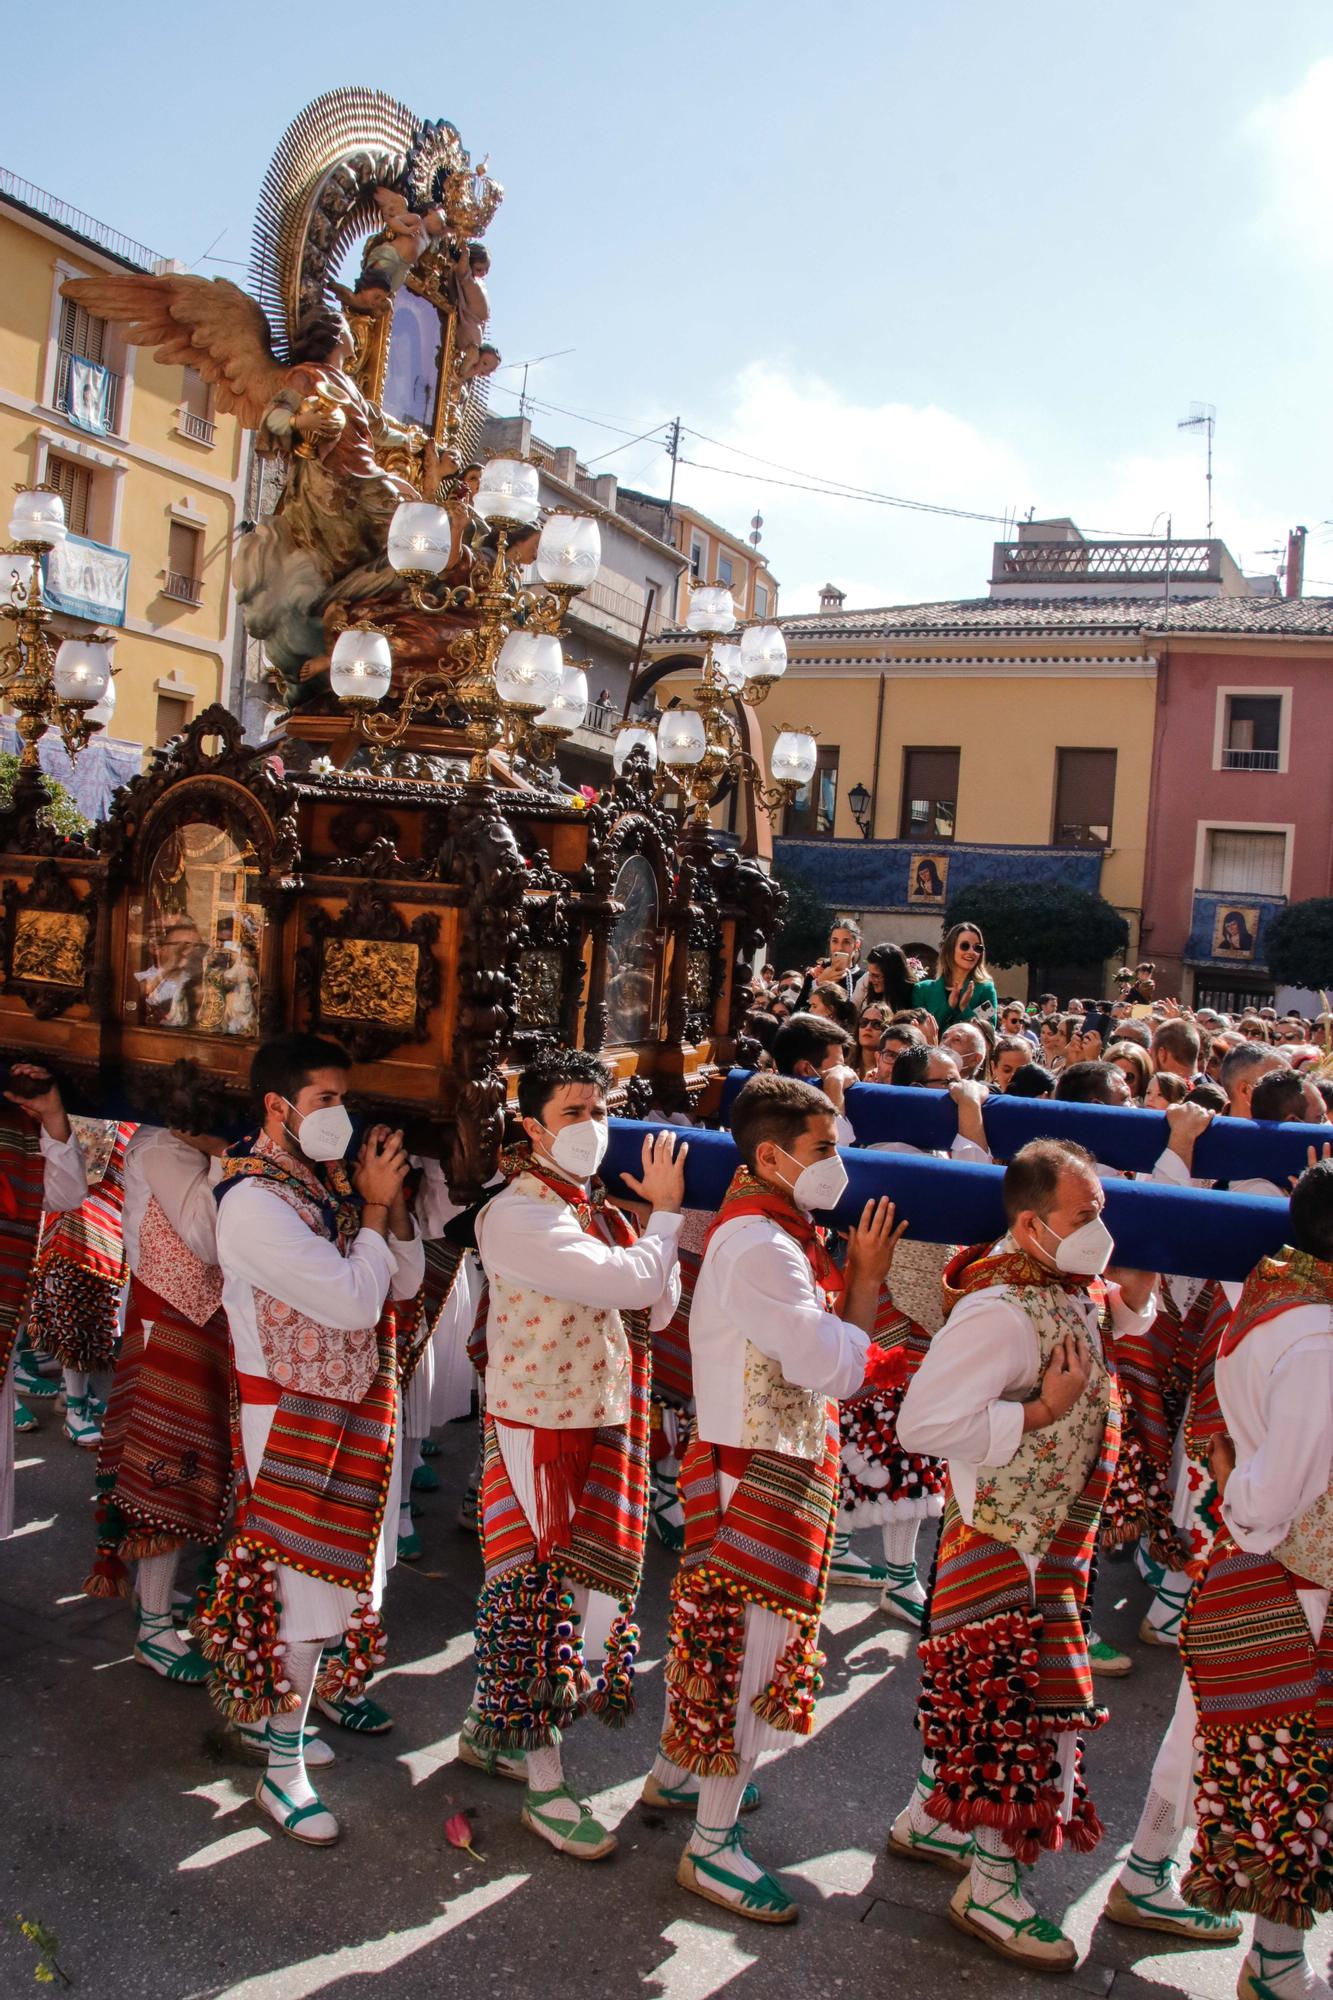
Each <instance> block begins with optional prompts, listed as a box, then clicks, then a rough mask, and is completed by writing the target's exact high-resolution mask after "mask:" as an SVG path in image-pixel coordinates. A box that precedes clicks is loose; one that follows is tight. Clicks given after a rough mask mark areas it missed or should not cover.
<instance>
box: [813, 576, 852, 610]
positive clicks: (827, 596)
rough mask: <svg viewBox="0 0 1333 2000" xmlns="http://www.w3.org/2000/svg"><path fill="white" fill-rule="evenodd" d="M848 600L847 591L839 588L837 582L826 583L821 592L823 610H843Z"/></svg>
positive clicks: (820, 606) (820, 602)
mask: <svg viewBox="0 0 1333 2000" xmlns="http://www.w3.org/2000/svg"><path fill="white" fill-rule="evenodd" d="M846 602H847V592H846V591H845V590H839V588H838V586H837V584H836V583H826V584H825V585H824V588H823V589H822V590H821V591H820V593H819V608H820V610H821V611H841V610H842V607H843V605H844V604H845V603H846Z"/></svg>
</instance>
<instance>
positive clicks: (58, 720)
mask: <svg viewBox="0 0 1333 2000" xmlns="http://www.w3.org/2000/svg"><path fill="white" fill-rule="evenodd" d="M15 496H16V497H15V500H14V511H13V514H12V516H11V518H10V523H9V532H10V534H11V535H12V536H13V538H14V540H13V546H12V547H10V548H7V549H5V550H4V551H3V553H4V554H5V555H9V556H22V557H23V558H24V559H25V561H26V562H27V564H28V575H27V581H26V582H25V581H24V579H23V576H22V574H21V572H20V571H18V570H15V571H14V572H13V575H12V578H11V581H10V586H9V597H8V601H7V602H6V601H5V600H4V599H3V598H0V618H4V619H7V620H8V621H9V623H10V624H12V625H13V627H14V638H13V642H12V643H11V644H10V645H8V646H4V647H0V693H4V694H5V695H7V696H8V697H9V699H10V701H11V702H12V703H13V704H14V707H15V709H16V710H17V711H18V733H19V740H20V745H21V748H20V752H19V770H20V771H21V772H31V773H36V772H37V771H39V770H40V768H41V765H40V760H39V758H38V754H37V745H38V743H39V742H40V741H41V738H42V736H43V734H44V733H45V731H46V730H47V729H48V728H50V727H51V726H52V724H54V725H55V727H56V728H57V729H58V730H59V731H60V734H61V737H62V738H63V740H64V744H65V748H66V750H67V751H68V752H69V754H70V756H71V757H74V756H76V755H77V753H78V752H79V751H80V750H82V749H83V747H84V745H85V744H86V743H87V741H88V738H89V737H90V736H91V735H92V733H93V730H94V729H95V728H98V727H100V726H101V724H100V717H99V718H98V720H97V721H94V720H93V716H94V712H95V711H96V710H97V709H98V708H99V707H100V706H102V705H104V704H105V702H106V699H107V695H108V692H109V690H110V688H111V657H110V652H109V647H110V640H108V639H105V638H102V637H99V636H98V635H97V634H96V633H94V634H93V635H92V636H91V637H90V638H87V639H65V640H62V642H61V644H60V645H59V646H58V647H54V646H53V645H52V644H51V637H50V633H49V631H48V629H47V628H48V627H49V626H50V623H51V613H50V611H49V610H48V609H47V607H46V604H45V603H44V602H43V599H42V557H43V556H44V555H46V554H47V553H48V552H49V551H50V550H51V549H53V548H55V547H57V545H58V544H59V543H61V542H63V541H64V539H65V503H64V501H63V500H62V499H61V497H60V495H59V494H58V493H57V492H56V491H55V489H54V488H53V487H49V486H19V487H17V488H16V489H15Z"/></svg>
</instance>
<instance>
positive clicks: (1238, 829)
mask: <svg viewBox="0 0 1333 2000" xmlns="http://www.w3.org/2000/svg"><path fill="white" fill-rule="evenodd" d="M1160 623H1161V625H1162V627H1163V629H1161V630H1158V631H1151V630H1150V631H1149V632H1148V633H1147V634H1146V635H1145V636H1146V638H1147V640H1148V644H1149V645H1150V647H1151V649H1152V651H1153V652H1154V653H1155V654H1156V658H1157V721H1156V730H1155V740H1154V747H1153V773H1152V785H1151V800H1150V806H1149V818H1148V851H1147V860H1146V867H1145V874H1144V910H1143V930H1142V938H1143V944H1142V956H1144V957H1145V958H1149V959H1152V960H1153V961H1154V962H1155V963H1156V965H1157V967H1158V974H1157V981H1158V991H1159V992H1164V993H1179V994H1180V995H1181V997H1182V998H1183V999H1185V1000H1187V1001H1189V1000H1192V1001H1193V1002H1194V1003H1195V1004H1196V1005H1211V1006H1217V1007H1224V1008H1227V1007H1232V1006H1236V1005H1243V1004H1245V1003H1246V1002H1247V1001H1259V1002H1263V1001H1267V1000H1272V1001H1275V1002H1276V1003H1277V1004H1278V1005H1288V1004H1297V1005H1299V1004H1301V1003H1302V996H1298V995H1286V994H1285V992H1284V991H1279V990H1278V989H1277V987H1276V985H1275V982H1274V980H1273V979H1272V977H1271V976H1270V974H1269V970H1268V966H1267V962H1266V956H1265V946H1266V937H1267V931H1268V928H1269V926H1270V924H1271V922H1272V919H1273V916H1274V915H1275V914H1276V912H1277V911H1278V910H1280V909H1282V908H1283V907H1284V906H1285V904H1286V903H1287V902H1296V901H1300V900H1303V899H1305V898H1306V897H1311V896H1329V895H1333V600H1329V599H1327V598H1323V599H1320V598H1279V597H1245V596H1239V595H1235V596H1219V597H1215V598H1211V599H1206V600H1204V601H1202V602H1199V601H1196V602H1193V603H1185V604H1180V605H1178V606H1177V607H1175V608H1174V610H1173V612H1172V615H1171V617H1170V620H1169V623H1168V621H1167V620H1166V619H1165V618H1163V619H1161V620H1160Z"/></svg>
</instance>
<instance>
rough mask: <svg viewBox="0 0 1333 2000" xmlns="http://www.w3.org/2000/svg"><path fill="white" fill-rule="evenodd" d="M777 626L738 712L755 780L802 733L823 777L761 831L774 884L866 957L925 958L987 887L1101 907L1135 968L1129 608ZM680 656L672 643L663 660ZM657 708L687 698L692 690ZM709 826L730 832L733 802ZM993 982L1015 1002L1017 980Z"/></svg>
mask: <svg viewBox="0 0 1333 2000" xmlns="http://www.w3.org/2000/svg"><path fill="white" fill-rule="evenodd" d="M835 595H836V594H835ZM827 601H829V600H828V599H826V602H827ZM780 622H781V625H782V629H783V632H784V634H785V636H786V641H787V648H788V661H789V664H788V667H787V671H786V673H785V675H784V677H783V678H782V679H781V680H780V681H779V682H778V683H777V685H776V686H775V687H774V688H773V689H772V691H771V692H770V694H769V696H768V699H767V701H766V702H765V703H763V704H762V706H760V707H759V708H758V709H757V710H755V711H753V713H754V715H755V717H756V719H757V721H758V725H759V733H760V734H761V735H762V739H763V748H762V759H763V763H764V767H765V775H767V768H768V759H769V755H770V753H771V750H772V746H773V741H774V738H775V737H776V735H777V733H778V731H779V730H781V729H784V728H790V729H807V730H809V731H811V732H812V733H813V734H814V735H815V737H816V738H817V740H818V745H819V766H818V769H817V770H816V773H815V777H814V779H813V781H812V783H811V784H810V785H809V786H808V787H807V788H806V790H805V792H804V793H803V794H802V795H801V796H800V797H799V798H798V800H797V801H796V803H795V805H794V806H793V807H791V808H789V809H788V810H787V811H786V812H784V813H783V814H782V815H781V816H780V819H779V822H778V823H777V824H776V825H775V826H774V827H773V829H772V831H773V835H774V840H773V855H774V859H775V861H776V862H777V864H778V865H779V867H783V866H786V867H790V868H792V869H793V870H795V871H796V872H798V873H800V874H801V875H802V876H804V877H805V878H806V879H807V880H808V881H810V882H811V883H812V885H813V886H816V887H817V888H818V889H819V890H820V892H821V893H822V894H823V895H824V897H825V898H826V900H827V901H828V902H829V903H831V904H832V905H833V906H834V907H835V908H836V909H838V910H840V911H845V912H846V913H848V914H851V915H855V916H857V917H858V918H859V919H860V921H861V923H862V926H863V929H864V932H865V935H866V939H867V942H868V943H875V942H893V943H898V944H902V945H904V946H906V947H908V948H909V949H913V950H915V951H917V952H918V953H921V954H923V955H928V954H929V953H930V951H931V950H932V949H933V948H934V946H935V945H936V944H938V942H939V939H940V937H941V935H942V932H943V925H944V909H945V906H946V904H947V901H948V899H949V896H950V895H951V894H953V893H956V892H957V890H958V889H960V888H962V887H965V886H969V885H970V884H972V883H974V882H977V881H981V880H996V879H1000V880H1011V881H1014V880H1021V881H1028V882H1043V881H1049V882H1052V883H1064V884H1067V885H1069V886H1071V887H1077V888H1082V889H1088V890H1094V891H1096V892H1098V893H1100V894H1101V895H1102V896H1104V897H1105V898H1106V900H1107V901H1108V902H1110V903H1112V904H1113V905H1114V906H1115V907H1116V908H1117V909H1118V910H1119V911H1120V912H1121V913H1122V915H1123V916H1124V917H1125V918H1126V921H1127V923H1128V926H1129V944H1128V951H1129V952H1130V954H1131V955H1132V954H1133V953H1134V952H1135V951H1136V950H1137V948H1138V940H1139V926H1140V921H1141V916H1142V905H1143V884H1144V870H1145V858H1146V849H1147V830H1148V799H1149V789H1150V782H1151V776H1152V758H1153V737H1154V719H1155V712H1156V702H1157V662H1156V658H1155V655H1154V653H1153V650H1152V646H1151V643H1150V640H1149V637H1148V636H1147V634H1146V633H1145V631H1144V622H1145V621H1144V618H1143V613H1142V609H1141V607H1138V606H1129V605H1127V604H1125V603H1124V602H1123V601H1115V600H1111V599H1108V600H1106V601H1105V602H1098V601H1090V600H1087V599H1083V600H1079V601H1077V602H1067V603H1059V604H1053V603H1050V602H1045V603H1040V604H1037V603H1033V604H1026V603H1022V602H1013V601H1006V600H1004V599H994V598H990V599H987V598H979V599H970V600H964V601H962V602H957V603H946V604H920V605H906V606H886V607H883V608H878V609H874V610H868V611H850V610H844V609H842V608H841V606H838V608H831V609H828V610H825V611H823V612H819V613H812V614H810V615H808V616H803V617H795V618H784V619H782V620H781V621H780ZM687 651H691V652H693V651H697V643H696V642H692V641H690V640H689V639H687V638H686V637H685V635H684V634H681V633H677V634H673V635H670V636H669V637H667V638H666V639H664V641H663V642H662V645H661V647H660V648H659V657H664V656H665V657H669V656H671V655H673V654H674V655H676V656H679V655H681V654H683V653H685V652H687ZM659 694H660V698H661V699H662V701H663V702H664V703H665V702H666V701H667V700H669V699H670V697H671V696H672V695H673V694H675V695H681V696H683V697H685V698H688V680H687V679H685V678H678V677H677V676H676V675H675V674H673V675H671V676H670V678H669V679H667V680H666V681H664V682H663V683H662V685H661V687H660V689H659ZM754 747H755V754H756V756H758V755H760V751H759V746H758V745H757V744H756V745H755V746H754ZM715 817H716V819H717V822H718V824H719V825H726V824H728V823H729V824H731V825H732V826H733V827H735V828H736V830H737V831H739V832H742V833H743V832H744V831H745V815H744V807H743V806H739V805H738V804H737V803H734V802H733V803H730V804H729V805H728V806H727V807H724V808H722V809H720V810H719V812H718V814H717V815H716V816H715ZM760 846H761V848H762V846H763V842H762V840H761V842H760ZM1052 970H1053V969H1052V968H1032V969H1031V971H1032V976H1033V977H1034V978H1035V977H1036V976H1037V975H1038V973H1040V972H1043V971H1044V972H1051V971H1052ZM1080 970H1081V969H1080ZM1087 970H1088V972H1089V974H1091V971H1092V968H1088V969H1087ZM1001 983H1002V985H1003V987H1004V988H1005V990H1006V991H1014V992H1019V993H1022V992H1023V991H1024V972H1023V969H1022V968H1014V969H1011V970H1006V971H1005V972H1004V973H1003V974H1002V975H1001ZM1071 990H1081V989H1079V988H1077V987H1076V986H1074V987H1072V988H1071Z"/></svg>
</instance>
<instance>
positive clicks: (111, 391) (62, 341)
mask: <svg viewBox="0 0 1333 2000" xmlns="http://www.w3.org/2000/svg"><path fill="white" fill-rule="evenodd" d="M114 345H115V344H114V341H113V339H112V337H111V331H110V328H109V327H108V326H107V323H106V321H105V320H104V319H97V318H96V317H95V316H94V315H93V314H92V313H90V312H85V311H84V309H83V307H82V306H80V305H76V304H75V303H74V301H73V299H62V300H61V301H60V332H59V336H58V340H57V352H56V380H55V391H54V401H55V406H56V408H57V409H58V410H64V411H65V412H66V413H68V412H69V410H70V408H71V403H70V393H71V385H70V363H71V361H74V360H78V359H82V360H84V361H95V362H97V363H98V364H99V366H101V367H104V368H105V369H106V370H107V374H108V380H109V386H108V390H107V400H106V408H105V414H106V425H107V429H108V430H112V431H114V430H115V429H116V428H117V425H118V420H119V416H120V376H119V375H118V374H117V373H116V371H115V369H114V368H113V367H112V362H113V361H114V360H115V359H116V358H117V356H116V354H115V352H114Z"/></svg>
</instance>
